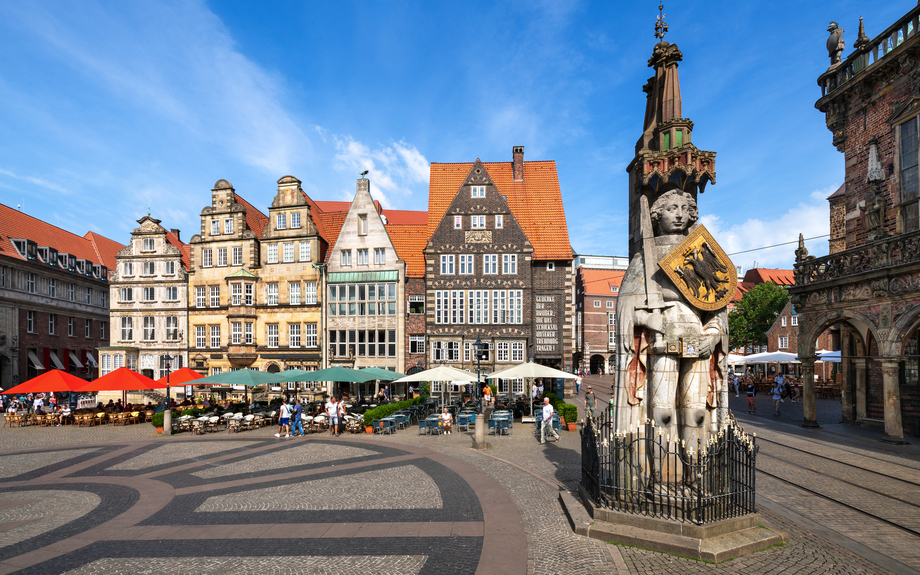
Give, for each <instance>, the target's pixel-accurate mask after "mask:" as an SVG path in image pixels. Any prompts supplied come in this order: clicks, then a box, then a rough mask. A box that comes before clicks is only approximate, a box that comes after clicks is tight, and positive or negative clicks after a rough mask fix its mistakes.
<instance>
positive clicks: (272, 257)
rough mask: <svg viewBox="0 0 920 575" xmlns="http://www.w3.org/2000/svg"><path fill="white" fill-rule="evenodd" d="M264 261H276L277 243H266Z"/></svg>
mask: <svg viewBox="0 0 920 575" xmlns="http://www.w3.org/2000/svg"><path fill="white" fill-rule="evenodd" d="M265 261H266V262H267V263H270V264H276V263H278V244H267V246H266V248H265Z"/></svg>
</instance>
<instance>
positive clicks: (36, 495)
mask: <svg viewBox="0 0 920 575" xmlns="http://www.w3.org/2000/svg"><path fill="white" fill-rule="evenodd" d="M100 501H101V499H100V498H99V496H98V495H96V494H95V493H90V492H88V491H65V490H47V489H46V490H40V491H6V492H0V503H2V506H0V530H2V527H3V524H5V523H17V522H22V521H28V523H26V524H24V525H21V526H18V527H14V528H12V529H9V530H4V531H3V532H0V547H6V546H8V545H15V544H16V543H19V542H21V541H25V540H26V539H30V538H32V537H37V536H38V535H41V534H42V533H47V532H48V531H51V530H52V529H56V528H58V527H60V526H61V525H65V524H67V523H69V522H71V521H73V520H74V519H77V518H79V517H82V516H84V515H86V514H87V513H89V512H90V511H92V510H93V509H95V508H96V506H97V505H99V503H100ZM18 502H21V503H22V504H21V505H16V503H18Z"/></svg>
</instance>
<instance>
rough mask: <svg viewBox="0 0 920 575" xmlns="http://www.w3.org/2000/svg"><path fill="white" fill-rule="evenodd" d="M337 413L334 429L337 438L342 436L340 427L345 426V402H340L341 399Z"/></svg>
mask: <svg viewBox="0 0 920 575" xmlns="http://www.w3.org/2000/svg"><path fill="white" fill-rule="evenodd" d="M337 408H338V411H339V421H338V424H337V425H336V428H335V435H336V437H338V436H339V435H342V426H343V425H345V402H344V401H342V398H341V397H340V398H339V404H338V406H337Z"/></svg>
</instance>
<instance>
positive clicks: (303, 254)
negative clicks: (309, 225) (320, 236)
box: [300, 242, 311, 262]
mask: <svg viewBox="0 0 920 575" xmlns="http://www.w3.org/2000/svg"><path fill="white" fill-rule="evenodd" d="M300 261H302V262H309V261H311V257H310V242H300Z"/></svg>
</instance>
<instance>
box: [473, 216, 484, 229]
mask: <svg viewBox="0 0 920 575" xmlns="http://www.w3.org/2000/svg"><path fill="white" fill-rule="evenodd" d="M470 229H473V230H484V229H486V217H485V216H470Z"/></svg>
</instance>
